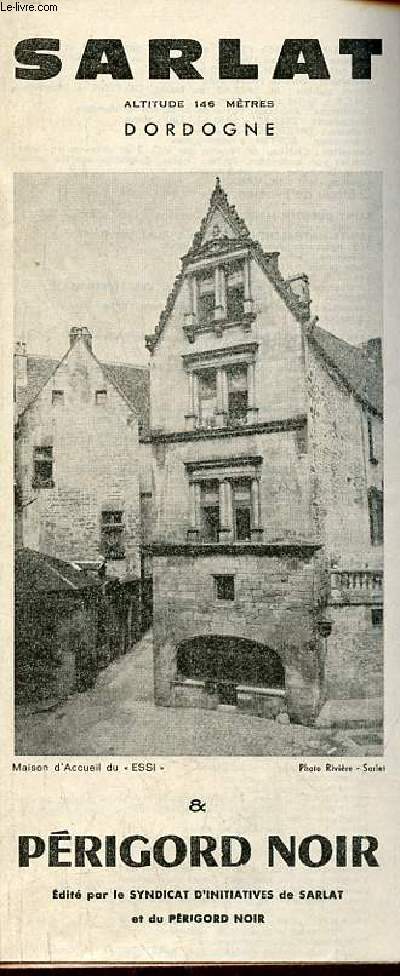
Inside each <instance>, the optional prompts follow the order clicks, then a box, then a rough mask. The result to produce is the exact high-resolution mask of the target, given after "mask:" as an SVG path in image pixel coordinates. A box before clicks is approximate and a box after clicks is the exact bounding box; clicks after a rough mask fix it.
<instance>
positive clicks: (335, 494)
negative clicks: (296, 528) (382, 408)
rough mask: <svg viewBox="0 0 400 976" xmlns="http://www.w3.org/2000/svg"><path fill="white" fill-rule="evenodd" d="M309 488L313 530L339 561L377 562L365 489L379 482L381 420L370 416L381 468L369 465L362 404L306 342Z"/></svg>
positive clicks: (379, 553)
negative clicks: (372, 421)
mask: <svg viewBox="0 0 400 976" xmlns="http://www.w3.org/2000/svg"><path fill="white" fill-rule="evenodd" d="M308 389H309V403H310V405H309V461H310V488H311V498H312V508H313V517H314V522H315V526H316V531H317V533H319V535H320V538H321V540H322V541H323V542H325V544H326V546H327V550H328V552H329V553H330V555H331V556H332V558H333V559H334V560H335V562H336V563H337V564H338V565H342V566H343V567H344V568H351V567H359V568H362V567H364V566H365V565H366V563H368V565H370V566H374V565H379V564H380V563H381V558H382V547H375V546H372V545H371V537H370V523H369V511H368V488H369V487H370V486H371V485H373V484H376V483H377V480H378V481H379V483H380V486H381V483H382V421H381V420H380V419H379V418H374V429H375V431H376V438H377V442H378V444H379V452H380V462H379V466H377V465H371V463H370V461H369V458H368V449H367V448H368V445H367V441H366V417H365V414H364V412H363V410H362V407H361V404H360V403H359V402H358V401H357V400H356V399H355V397H354V396H353V394H352V393H351V392H350V391H349V390H348V389H346V387H345V386H344V385H343V384H342V383H341V381H340V379H339V378H338V376H337V375H336V374H334V373H333V372H332V371H330V369H329V367H328V366H327V364H326V363H325V361H324V360H322V358H321V355H320V353H319V352H317V351H316V349H315V348H314V346H313V345H312V344H309V345H308Z"/></svg>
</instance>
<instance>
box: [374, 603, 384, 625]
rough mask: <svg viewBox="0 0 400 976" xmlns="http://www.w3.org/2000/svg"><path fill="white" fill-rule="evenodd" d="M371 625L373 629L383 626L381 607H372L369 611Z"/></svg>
mask: <svg viewBox="0 0 400 976" xmlns="http://www.w3.org/2000/svg"><path fill="white" fill-rule="evenodd" d="M371 623H372V626H373V627H382V625H383V607H372V610H371Z"/></svg>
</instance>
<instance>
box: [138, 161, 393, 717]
mask: <svg viewBox="0 0 400 976" xmlns="http://www.w3.org/2000/svg"><path fill="white" fill-rule="evenodd" d="M310 301H311V300H310V293H309V282H308V278H307V275H305V274H299V275H297V276H295V277H293V278H290V279H285V278H284V277H283V275H282V273H281V271H280V268H279V254H278V253H276V252H274V253H271V252H266V251H265V250H263V248H262V246H261V245H260V244H259V243H258V242H257V241H255V240H253V239H252V237H251V234H250V232H249V230H248V229H247V227H246V224H245V222H244V221H243V219H241V217H239V215H238V214H237V212H236V210H235V208H234V206H231V205H230V204H229V202H228V199H227V197H226V194H225V192H224V191H223V189H222V187H221V185H220V183H219V181H218V180H217V183H216V186H215V189H214V191H213V193H212V196H211V199H210V204H209V208H208V211H207V214H206V216H205V218H204V219H203V221H202V223H201V226H200V229H199V231H198V232H197V233H196V234H195V236H194V239H193V242H192V245H191V247H190V249H189V251H188V253H187V254H186V255H185V256H184V258H183V259H182V267H181V271H180V273H179V274H178V276H177V278H176V280H175V282H174V284H173V287H172V290H171V292H170V294H169V296H168V299H167V302H166V306H165V309H164V311H163V312H162V314H161V318H160V322H159V324H158V326H157V328H156V330H155V332H154V334H152V335H149V336H147V339H146V342H147V347H148V349H149V351H150V354H151V364H150V389H151V398H150V399H151V431H150V435H149V437H148V441H149V443H150V444H151V450H152V465H153V484H152V496H153V511H154V516H153V545H152V550H151V551H152V554H153V587H154V639H155V664H154V673H155V696H156V701H157V702H158V703H159V704H164V705H179V704H182V705H191V704H193V705H194V704H196V705H200V706H203V707H205V708H213V707H216V706H217V705H218V704H230V705H235V706H237V707H239V708H242V709H244V710H248V711H252V712H255V713H257V714H259V715H265V716H271V715H275V714H277V712H279V711H280V710H287V712H288V714H289V717H290V718H291V719H292V720H295V721H300V722H303V723H310V722H313V721H314V720H315V718H316V716H317V714H318V712H319V710H320V708H321V705H322V703H323V702H324V701H325V700H326V698H327V697H328V698H337V697H348V698H369V697H378V696H380V695H381V693H382V675H383V660H382V615H383V610H382V542H383V487H382V486H383V481H382V479H383V457H382V361H381V349H380V341H379V340H378V339H371V340H370V341H369V342H367V343H366V344H365V345H364V346H363V347H356V346H354V345H350V344H349V343H347V342H344V341H343V340H341V339H338V338H337V337H336V336H334V335H333V334H331V333H329V332H327V331H325V330H324V329H322V328H320V327H319V325H318V319H317V317H313V318H312V317H311V314H310Z"/></svg>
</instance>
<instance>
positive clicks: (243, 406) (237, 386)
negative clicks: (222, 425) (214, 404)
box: [227, 365, 248, 424]
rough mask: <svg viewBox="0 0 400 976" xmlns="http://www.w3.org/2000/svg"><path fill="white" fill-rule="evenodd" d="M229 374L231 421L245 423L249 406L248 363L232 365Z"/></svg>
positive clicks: (229, 416)
mask: <svg viewBox="0 0 400 976" xmlns="http://www.w3.org/2000/svg"><path fill="white" fill-rule="evenodd" d="M227 376H228V419H229V422H230V423H232V424H242V423H245V422H246V420H247V406H248V387H247V365H242V366H232V367H231V368H230V369H228V371H227Z"/></svg>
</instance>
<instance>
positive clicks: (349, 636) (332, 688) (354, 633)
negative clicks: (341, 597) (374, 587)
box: [325, 605, 384, 699]
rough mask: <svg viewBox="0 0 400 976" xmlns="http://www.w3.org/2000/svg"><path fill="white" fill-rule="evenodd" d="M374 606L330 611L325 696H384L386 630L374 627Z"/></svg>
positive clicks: (331, 608) (347, 607) (337, 607)
mask: <svg viewBox="0 0 400 976" xmlns="http://www.w3.org/2000/svg"><path fill="white" fill-rule="evenodd" d="M373 609H375V608H373V607H372V605H370V606H367V605H358V606H356V605H354V606H335V607H332V606H331V607H330V608H329V616H330V618H331V620H332V624H333V626H332V633H331V636H330V637H329V638H328V640H327V656H326V665H325V682H326V697H327V699H330V698H379V697H380V696H382V695H383V670H384V669H383V627H382V626H381V625H379V624H378V625H377V624H375V625H373V623H372V610H373Z"/></svg>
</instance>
